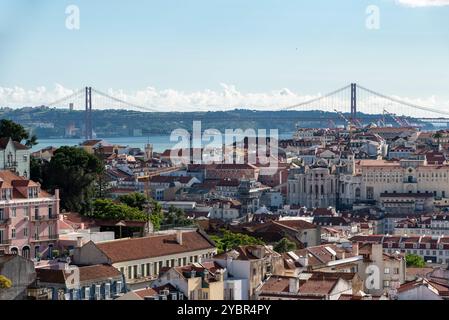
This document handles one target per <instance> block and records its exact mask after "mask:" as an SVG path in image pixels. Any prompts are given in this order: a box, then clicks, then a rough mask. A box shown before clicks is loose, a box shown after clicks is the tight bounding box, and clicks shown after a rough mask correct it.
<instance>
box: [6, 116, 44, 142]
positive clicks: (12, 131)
mask: <svg viewBox="0 0 449 320" xmlns="http://www.w3.org/2000/svg"><path fill="white" fill-rule="evenodd" d="M0 137H1V138H11V139H12V140H13V141H16V142H22V141H23V140H25V145H26V146H28V147H32V146H34V145H36V144H37V137H36V136H35V135H31V136H30V134H29V132H28V131H26V130H25V128H24V127H23V126H22V125H20V124H18V123H15V122H14V121H11V120H6V119H2V120H1V121H0Z"/></svg>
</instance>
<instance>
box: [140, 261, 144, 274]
mask: <svg viewBox="0 0 449 320" xmlns="http://www.w3.org/2000/svg"><path fill="white" fill-rule="evenodd" d="M140 275H141V276H142V277H144V276H145V265H144V264H142V265H141V266H140Z"/></svg>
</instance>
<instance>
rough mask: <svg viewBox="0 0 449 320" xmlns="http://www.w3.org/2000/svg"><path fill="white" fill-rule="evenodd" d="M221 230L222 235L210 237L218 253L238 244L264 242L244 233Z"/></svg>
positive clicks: (233, 247)
mask: <svg viewBox="0 0 449 320" xmlns="http://www.w3.org/2000/svg"><path fill="white" fill-rule="evenodd" d="M222 232H223V235H222V236H216V235H214V236H211V239H212V240H213V241H214V242H215V244H216V246H217V249H218V253H222V252H227V251H229V250H232V249H235V248H237V247H238V246H245V245H257V244H261V245H263V244H264V242H263V241H262V240H260V239H257V238H254V237H251V236H248V235H245V234H241V233H234V232H231V231H228V230H222Z"/></svg>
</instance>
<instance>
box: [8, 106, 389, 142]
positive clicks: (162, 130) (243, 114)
mask: <svg viewBox="0 0 449 320" xmlns="http://www.w3.org/2000/svg"><path fill="white" fill-rule="evenodd" d="M329 116H330V113H325V112H321V111H250V110H233V111H222V112H220V111H217V112H185V113H181V112H161V113H145V112H137V111H126V110H95V111H94V113H93V122H94V131H95V133H96V134H97V136H99V137H118V136H139V135H151V134H169V133H171V132H172V131H173V130H174V129H177V128H183V129H187V130H191V127H192V123H193V121H202V127H203V130H205V129H208V128H214V129H218V130H220V131H222V132H224V130H225V129H237V128H241V129H248V128H253V129H259V128H260V129H279V131H280V133H289V132H292V131H294V130H295V128H296V125H297V124H298V122H300V121H301V126H303V127H328V126H329V125H330V124H329V123H328V121H327V120H328V119H329ZM0 117H1V118H6V119H10V120H13V121H16V122H19V123H21V124H22V125H24V126H25V127H27V128H29V129H31V130H32V131H33V132H34V133H35V134H37V135H38V137H39V138H41V139H44V138H62V137H69V136H81V134H82V128H83V123H84V112H83V111H69V110H67V109H65V110H64V109H51V108H46V107H40V108H21V109H9V108H3V109H0ZM307 118H309V119H310V118H319V119H323V120H322V121H321V123H320V122H303V121H302V120H304V119H307ZM332 118H335V115H332ZM364 118H365V119H364V121H365V122H377V121H378V120H379V119H380V118H381V115H369V116H368V115H365V116H364ZM343 124H344V122H343V121H342V120H339V121H336V125H343Z"/></svg>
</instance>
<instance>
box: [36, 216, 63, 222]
mask: <svg viewBox="0 0 449 320" xmlns="http://www.w3.org/2000/svg"><path fill="white" fill-rule="evenodd" d="M54 220H58V217H56V216H55V215H51V216H41V215H32V216H31V221H32V222H41V221H54Z"/></svg>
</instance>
